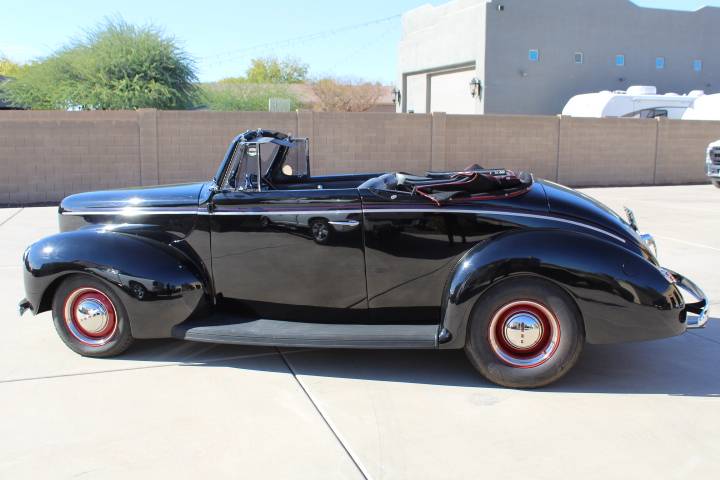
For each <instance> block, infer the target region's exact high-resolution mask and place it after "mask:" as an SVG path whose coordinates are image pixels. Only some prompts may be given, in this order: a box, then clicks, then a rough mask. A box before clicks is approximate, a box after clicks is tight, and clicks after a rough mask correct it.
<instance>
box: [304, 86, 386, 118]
mask: <svg viewBox="0 0 720 480" xmlns="http://www.w3.org/2000/svg"><path fill="white" fill-rule="evenodd" d="M312 89H313V92H314V93H315V95H316V96H317V97H318V100H319V102H318V103H317V104H316V106H315V109H316V110H319V111H322V112H367V111H368V110H370V109H371V108H373V107H374V106H375V105H377V103H378V100H380V97H381V96H382V93H383V90H382V85H380V84H379V83H371V82H362V81H354V80H341V79H337V78H322V79H320V80H316V81H314V82H313V83H312Z"/></svg>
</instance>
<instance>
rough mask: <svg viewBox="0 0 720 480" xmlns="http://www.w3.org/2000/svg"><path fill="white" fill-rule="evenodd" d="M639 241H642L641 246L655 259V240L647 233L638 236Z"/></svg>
mask: <svg viewBox="0 0 720 480" xmlns="http://www.w3.org/2000/svg"><path fill="white" fill-rule="evenodd" d="M640 240H642V243H643V245H645V246H646V247H647V248H648V250H650V252H652V254H653V255H654V256H655V258H657V256H658V254H657V244H656V243H655V239H654V238H653V236H652V235H650V234H649V233H643V234H642V235H640Z"/></svg>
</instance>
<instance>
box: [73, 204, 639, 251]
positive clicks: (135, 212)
mask: <svg viewBox="0 0 720 480" xmlns="http://www.w3.org/2000/svg"><path fill="white" fill-rule="evenodd" d="M319 212H323V213H326V214H331V215H347V214H353V213H364V214H373V213H463V214H470V215H495V216H501V217H502V216H505V217H523V218H536V219H540V220H550V221H555V222H560V223H565V224H568V225H575V226H577V227H581V228H586V229H588V230H592V231H595V232H598V233H602V234H603V235H607V236H609V237H611V238H614V239H615V240H617V241H619V242H622V243H627V242H626V240H625V239H624V238H621V237H619V236H617V235H615V234H613V233H610V232H608V231H607V230H603V229H602V228H598V227H595V226H593V225H588V224H586V223H582V222H577V221H575V220H568V219H566V218H561V217H553V216H549V215H539V214H535V213H519V212H507V211H496V210H476V209H469V208H446V207H438V208H387V209H386V208H379V209H366V210H364V211H363V210H361V209H341V210H332V209H327V210H322V209H316V210H282V211H269V210H265V211H258V210H225V211H222V210H220V211H218V210H215V211H212V212H209V211H207V210H206V209H205V208H198V209H197V210H187V209H183V210H181V209H162V210H160V209H158V210H145V209H138V208H124V209H113V210H110V209H108V210H99V209H98V210H75V211H66V212H62V213H61V215H76V216H86V215H122V216H125V217H132V216H141V215H221V216H231V215H238V216H258V215H315V214H317V213H319Z"/></svg>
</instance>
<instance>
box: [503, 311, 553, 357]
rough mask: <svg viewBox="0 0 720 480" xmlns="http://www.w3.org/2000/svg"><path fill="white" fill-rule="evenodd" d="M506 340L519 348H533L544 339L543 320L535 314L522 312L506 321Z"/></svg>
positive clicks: (504, 330) (504, 331)
mask: <svg viewBox="0 0 720 480" xmlns="http://www.w3.org/2000/svg"><path fill="white" fill-rule="evenodd" d="M503 333H504V334H505V340H507V342H508V343H509V344H510V345H511V346H512V347H514V348H517V349H518V350H526V349H530V348H533V347H534V346H535V345H537V344H538V342H539V341H540V340H541V339H542V335H543V327H542V322H541V321H540V320H539V319H538V318H537V317H535V316H534V315H532V314H530V313H527V312H521V313H518V314H516V315H513V316H512V317H510V318H508V319H507V320H506V321H505V328H504V329H503Z"/></svg>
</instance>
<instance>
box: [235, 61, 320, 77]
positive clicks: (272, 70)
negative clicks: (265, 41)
mask: <svg viewBox="0 0 720 480" xmlns="http://www.w3.org/2000/svg"><path fill="white" fill-rule="evenodd" d="M307 74H308V66H307V65H306V64H304V63H301V62H300V61H299V60H297V59H293V58H286V59H284V60H278V59H277V58H275V57H265V58H255V59H253V60H252V61H251V64H250V68H248V70H247V72H246V73H245V78H246V80H247V81H248V82H250V83H303V82H305V80H307Z"/></svg>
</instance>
